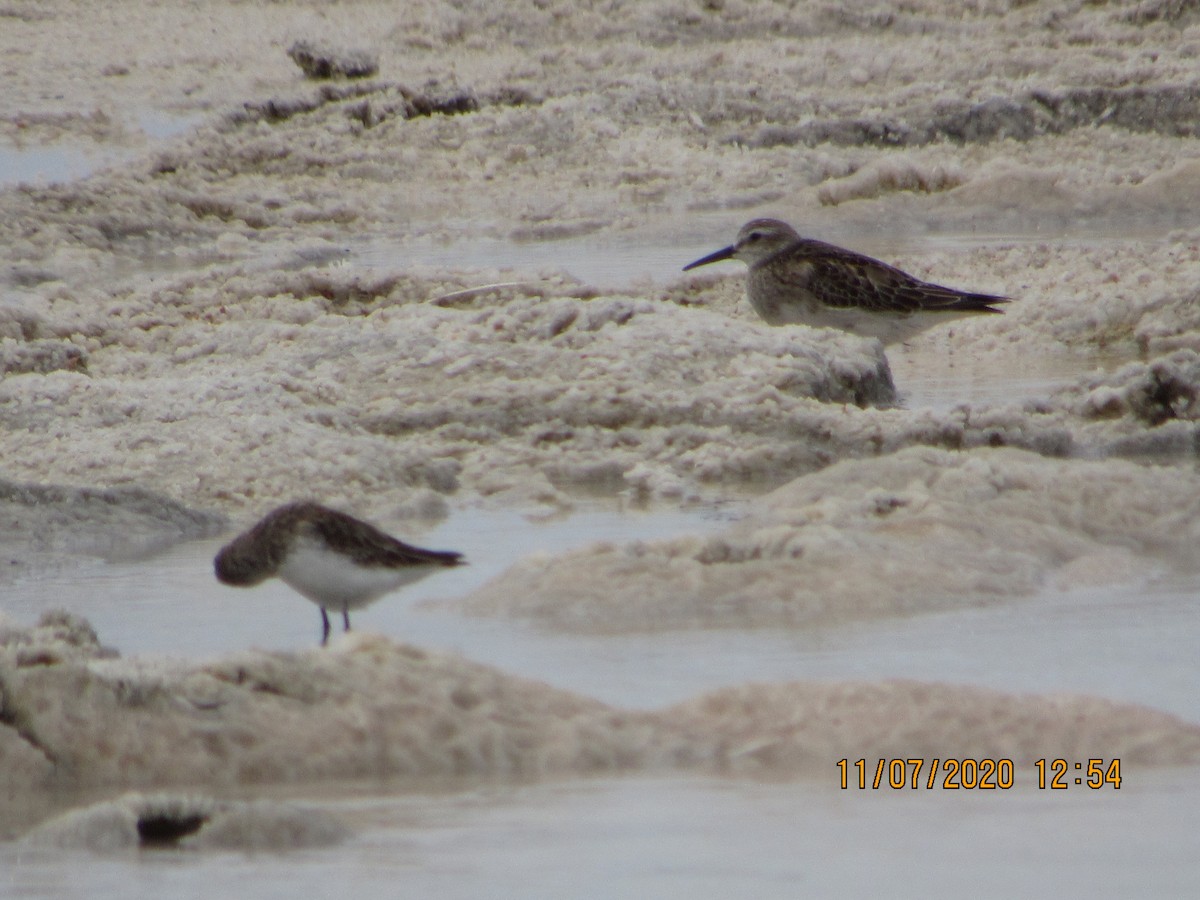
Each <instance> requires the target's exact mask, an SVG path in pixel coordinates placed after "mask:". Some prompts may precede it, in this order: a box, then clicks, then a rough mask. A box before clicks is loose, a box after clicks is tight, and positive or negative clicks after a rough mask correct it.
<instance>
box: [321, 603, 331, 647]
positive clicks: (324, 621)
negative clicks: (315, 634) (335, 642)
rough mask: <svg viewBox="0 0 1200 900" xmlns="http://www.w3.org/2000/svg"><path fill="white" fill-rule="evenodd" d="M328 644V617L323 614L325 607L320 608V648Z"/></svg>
mask: <svg viewBox="0 0 1200 900" xmlns="http://www.w3.org/2000/svg"><path fill="white" fill-rule="evenodd" d="M328 643H329V615H328V613H326V612H325V607H323V606H322V607H321V646H322V647H324V646H325V645H326V644H328Z"/></svg>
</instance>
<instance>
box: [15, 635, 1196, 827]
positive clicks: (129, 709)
mask: <svg viewBox="0 0 1200 900" xmlns="http://www.w3.org/2000/svg"><path fill="white" fill-rule="evenodd" d="M3 626H4V628H3V631H2V632H0V700H2V706H0V711H2V713H3V715H2V716H0V790H2V791H3V793H4V794H5V795H6V796H7V797H9V798H10V800H12V805H11V807H10V808H12V809H14V810H17V811H20V810H21V809H22V808H23V804H28V803H29V798H30V796H31V795H32V796H38V795H43V796H58V797H63V796H65V795H66V792H68V791H70V790H74V791H78V790H91V791H92V792H93V793H94V792H95V790H96V789H106V790H126V789H129V788H138V789H141V790H143V791H145V790H161V789H163V788H169V787H175V788H188V787H191V788H202V789H204V790H206V791H212V790H214V789H219V788H222V787H224V788H226V789H228V788H232V787H235V786H263V785H279V784H300V783H303V784H306V785H307V786H308V787H309V788H310V789H311V787H312V786H313V784H314V783H316V782H319V781H328V782H335V781H345V780H353V779H376V780H382V779H411V780H412V781H411V782H410V783H411V784H417V783H419V780H420V779H430V778H461V779H478V778H539V777H546V776H550V775H568V774H576V775H578V774H585V773H597V772H616V771H648V770H665V769H679V768H683V769H696V770H700V771H712V772H726V773H742V774H753V775H758V776H764V775H765V776H770V777H777V778H796V777H805V776H812V775H816V774H820V775H827V774H828V771H829V770H830V769H831V768H832V766H833V765H834V763H835V762H836V760H838V759H840V758H843V757H847V756H853V757H856V758H857V757H859V756H863V755H866V756H869V757H874V756H879V757H880V758H887V757H892V756H895V757H906V756H913V755H918V756H921V755H925V756H929V757H930V758H933V757H935V756H944V757H977V758H1010V759H1012V760H1013V761H1014V762H1016V763H1018V764H1028V763H1031V762H1032V761H1033V760H1034V759H1036V758H1042V757H1044V756H1047V755H1060V756H1062V757H1064V758H1074V757H1080V758H1082V757H1085V756H1087V755H1089V754H1090V755H1095V753H1096V752H1098V751H1097V749H1096V748H1103V752H1104V754H1105V755H1106V756H1108V755H1112V756H1118V757H1120V758H1121V759H1122V761H1123V762H1124V763H1125V764H1126V765H1134V764H1141V765H1176V764H1183V763H1191V762H1196V761H1198V760H1200V726H1195V725H1191V724H1187V723H1184V722H1182V721H1180V720H1179V719H1176V718H1175V717H1173V716H1169V715H1166V714H1163V713H1158V712H1154V711H1152V710H1148V709H1146V708H1143V707H1139V706H1133V705H1129V704H1119V703H1113V702H1109V701H1106V700H1101V699H1098V698H1093V697H1084V696H1065V695H1064V696H1053V697H1047V696H1037V695H1007V694H1002V693H999V692H995V691H989V690H983V689H978V688H966V687H960V686H955V685H939V684H927V683H917V682H873V683H841V684H838V683H833V684H805V683H794V684H780V685H747V686H741V687H736V688H729V689H725V690H720V691H716V692H714V693H712V694H708V695H705V696H702V697H698V698H696V699H695V700H692V701H689V702H687V703H683V704H679V705H677V706H674V707H671V708H668V709H666V710H662V711H659V712H630V711H624V710H620V709H617V708H614V707H611V706H608V705H606V704H603V703H600V702H598V701H595V700H590V699H588V698H585V697H580V696H577V695H573V694H570V693H568V692H565V691H561V690H557V689H555V688H553V687H550V686H549V685H546V684H543V683H540V682H535V681H530V680H527V679H523V678H517V677H514V676H511V675H506V674H504V673H502V672H499V671H497V670H495V669H492V668H489V667H487V666H482V665H479V664H477V663H472V662H469V661H468V660H465V659H463V658H461V657H458V656H455V655H453V654H449V653H432V652H427V651H424V650H420V649H418V648H416V647H411V646H406V645H402V644H395V643H392V642H391V641H389V640H387V639H385V638H382V637H379V636H375V635H368V634H354V635H352V636H348V637H345V638H342V639H341V640H340V641H337V642H335V644H334V645H333V646H332V648H331V649H330V650H328V651H325V650H310V651H305V652H299V653H266V652H261V651H254V652H246V653H241V654H236V655H233V656H229V657H226V658H224V659H221V660H218V661H215V662H212V663H207V664H201V665H196V664H182V663H170V662H164V661H157V662H155V661H150V660H138V659H129V660H122V659H114V658H111V656H109V655H106V654H104V653H103V652H101V650H100V648H99V646H98V644H97V642H96V640H95V636H94V634H92V633H91V632H90V629H89V628H88V627H87V625H86V623H85V622H82V621H81V620H72V619H69V618H65V617H53V616H52V617H49V618H47V619H46V620H45V621H44V622H43V623H41V624H40V625H39V626H37V627H35V628H20V627H17V626H15V625H14V624H12V623H3ZM464 783H465V782H464ZM298 817H299V818H298ZM14 824H15V823H13V822H4V823H3V826H4V827H5V828H12V827H13V826H14ZM26 826H28V822H27V823H26ZM301 826H303V827H301ZM147 832H149V834H150V836H151V838H152V839H154V838H156V839H158V840H160V841H163V842H168V843H171V842H175V841H181V840H189V841H191V842H192V843H193V844H194V845H196V846H207V847H227V846H239V847H245V848H249V849H254V848H264V847H276V848H279V847H283V846H305V845H311V844H322V843H327V842H330V841H334V840H337V839H338V838H339V836H340V834H341V833H342V832H341V830H340V829H339V828H338V827H337V826H336V823H335V822H333V821H331V820H329V819H328V818H327V817H321V816H315V817H311V818H310V819H309V820H307V821H305V818H304V816H303V815H302V814H301V813H298V812H295V811H291V810H290V808H288V807H286V806H284V807H277V806H269V805H268V806H255V805H253V804H251V805H249V806H247V805H245V804H229V803H224V804H223V803H220V802H217V801H212V800H208V799H205V795H199V796H192V795H189V794H186V793H185V794H183V795H179V794H167V795H164V796H155V795H153V794H152V795H151V796H150V797H143V796H134V797H132V798H125V799H123V800H119V801H117V802H116V803H110V804H104V805H101V806H99V807H94V808H92V809H89V810H84V811H82V812H78V813H74V814H72V815H71V816H69V817H68V818H67V819H66V820H60V821H59V822H57V823H54V824H51V825H47V826H46V827H45V828H44V829H42V830H41V831H40V832H39V833H38V834H37V835H35V841H37V842H43V843H48V844H51V845H56V846H64V845H69V846H91V847H93V848H96V849H120V848H122V847H128V846H130V845H131V844H133V843H135V842H138V840H139V839H138V838H136V837H135V834H141V838H140V842H142V843H145V842H146V834H147ZM192 835H195V837H191V836H192Z"/></svg>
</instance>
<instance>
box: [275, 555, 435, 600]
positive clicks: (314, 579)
mask: <svg viewBox="0 0 1200 900" xmlns="http://www.w3.org/2000/svg"><path fill="white" fill-rule="evenodd" d="M434 568H435V567H434V566H430V565H416V566H404V567H403V568H399V569H393V568H389V567H387V566H363V565H359V564H357V563H355V562H354V561H353V560H351V559H349V558H348V557H346V556H343V555H342V554H341V553H335V552H334V551H332V550H329V549H328V548H327V547H325V546H324V545H321V544H316V543H312V542H305V543H300V544H297V545H296V546H295V547H293V549H292V551H291V552H290V553H289V554H288V555H287V558H286V559H285V560H284V562H283V564H282V565H281V566H280V567H279V577H280V578H281V579H282V580H283V581H284V582H285V583H286V584H288V585H289V586H290V587H291V588H293V589H294V590H296V591H297V592H298V593H300V594H302V595H304V596H305V597H307V598H308V599H309V600H311V601H312V602H313V603H315V604H317V605H318V606H323V607H329V608H333V609H356V608H358V607H362V606H366V605H367V604H369V603H371V602H373V601H375V600H378V599H379V598H380V597H382V596H383V595H384V594H386V593H388V592H390V591H394V590H396V589H397V588H400V587H403V586H404V585H406V584H412V583H413V582H415V581H420V580H421V579H422V578H424V577H425V576H426V575H429V574H431V573H432V572H433V570H434Z"/></svg>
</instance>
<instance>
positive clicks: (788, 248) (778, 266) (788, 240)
mask: <svg viewBox="0 0 1200 900" xmlns="http://www.w3.org/2000/svg"><path fill="white" fill-rule="evenodd" d="M723 259H740V260H741V261H742V262H744V263H746V264H747V265H749V267H750V275H749V280H748V284H747V291H746V292H747V294H748V295H749V298H750V305H751V306H753V307H754V311H755V312H757V313H758V314H759V315H760V316H761V317H762V318H763V319H764V320H766V322H767V324H769V325H787V324H791V323H796V322H799V323H803V324H805V325H812V326H814V327H818V328H840V329H842V330H843V331H849V332H851V333H853V334H857V335H861V336H863V337H875V338H879V340H881V341H882V342H883V343H885V344H893V343H896V342H897V341H907V340H908V339H909V338H911V337H913V336H914V335H916V334H919V333H920V332H922V331H924V330H925V329H926V328H929V327H931V326H933V325H936V324H938V323H939V322H946V321H949V320H950V319H955V318H958V317H960V316H969V315H976V314H979V313H999V312H1001V310H999V309H996V308H995V306H994V305H995V304H997V303H1007V302H1008V298H1007V297H1000V296H996V295H995V294H974V293H970V292H967V291H959V290H955V289H954V288H948V287H942V286H941V285H937V284H930V283H928V282H926V281H921V280H920V279H918V278H914V277H913V276H912V275H909V274H908V273H907V272H902V271H900V270H899V269H897V268H896V267H895V266H889V265H888V264H887V263H884V262H880V261H879V260H877V259H872V258H871V257H869V256H864V255H863V254H861V253H855V252H854V251H853V250H844V249H842V248H841V247H835V246H834V245H833V244H826V243H825V242H824V241H817V240H813V239H812V238H803V237H800V235H799V234H797V233H796V229H794V228H792V226H791V225H788V224H787V223H786V222H780V221H779V220H778V219H754V220H753V221H750V222H747V223H746V224H745V225H743V226H742V229H741V231H739V232H738V236H737V241H736V242H734V243H733V244H732V245H730V246H728V247H725V248H724V249H721V250H718V251H717V252H716V253H710V254H709V255H708V256H705V257H703V258H702V259H698V260H696V261H695V262H694V263H689V264H688V265H686V266H684V267H683V270H684V271H685V272H686V271H688V270H689V269H694V268H696V267H697V266H706V265H708V264H709V263H715V262H720V261H721V260H723Z"/></svg>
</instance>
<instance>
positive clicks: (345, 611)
mask: <svg viewBox="0 0 1200 900" xmlns="http://www.w3.org/2000/svg"><path fill="white" fill-rule="evenodd" d="M342 625H343V626H344V628H343V629H342V630H343V631H349V630H350V609H349V608H348V607H345V606H343V607H342Z"/></svg>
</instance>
